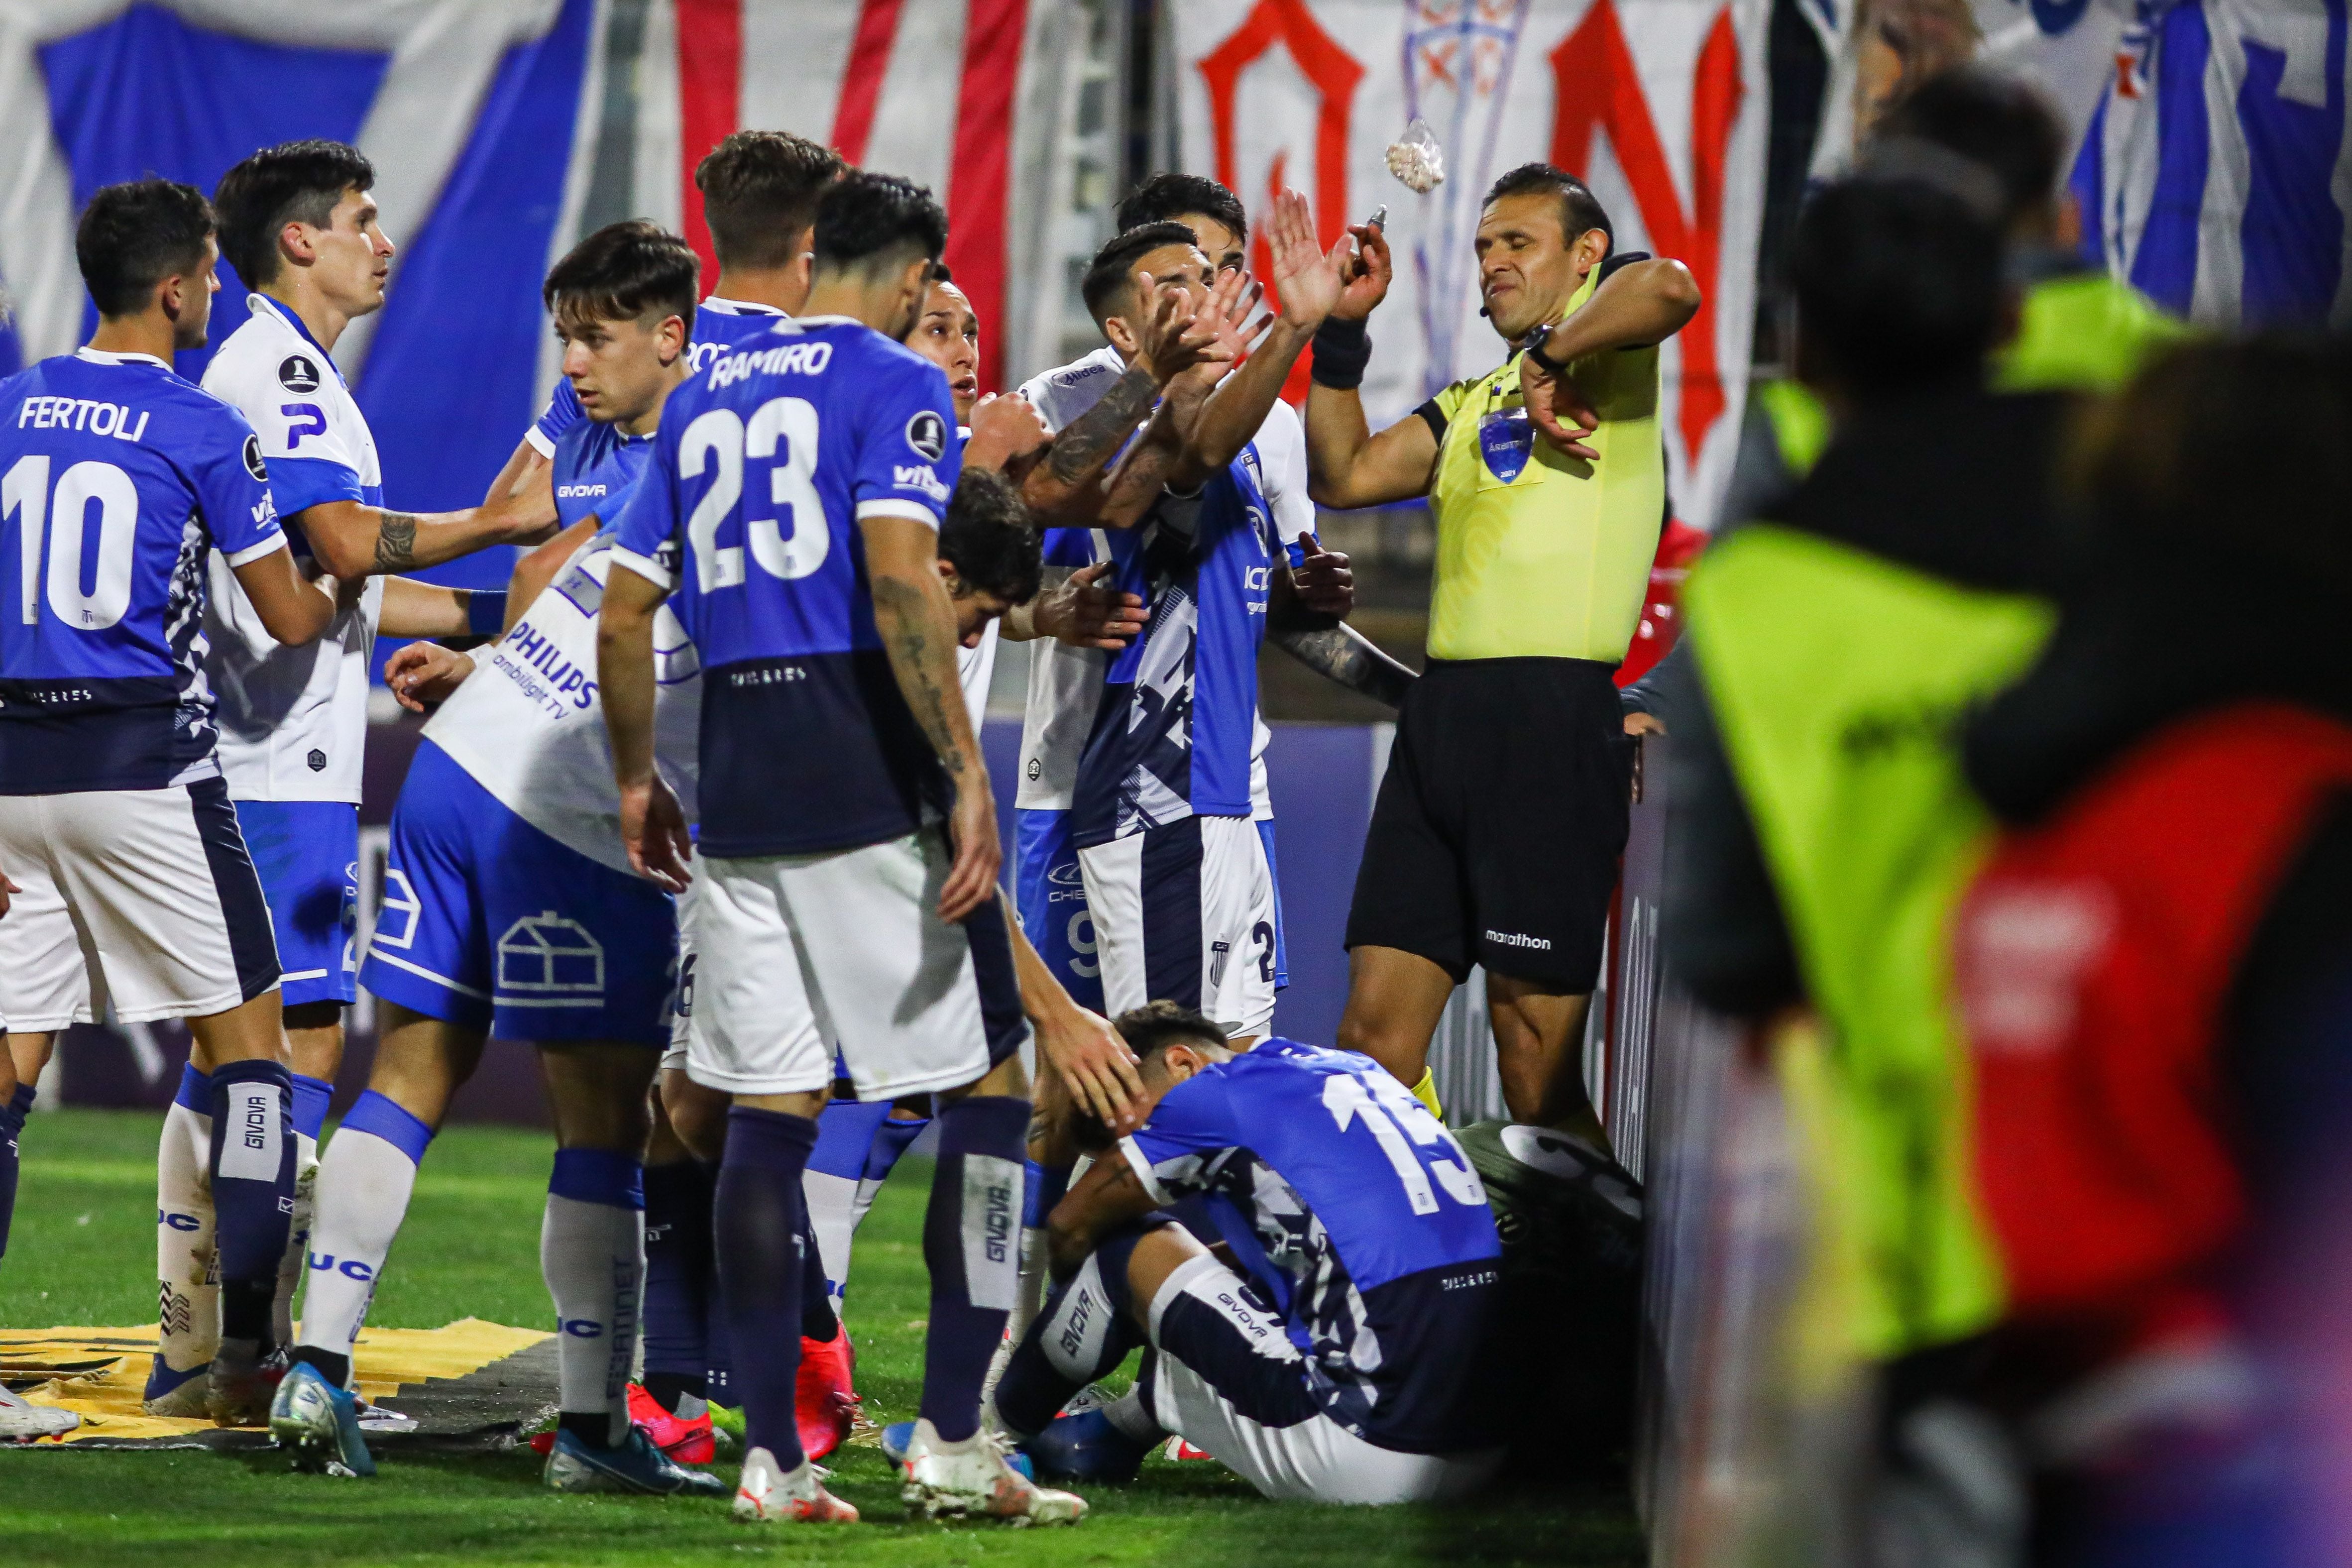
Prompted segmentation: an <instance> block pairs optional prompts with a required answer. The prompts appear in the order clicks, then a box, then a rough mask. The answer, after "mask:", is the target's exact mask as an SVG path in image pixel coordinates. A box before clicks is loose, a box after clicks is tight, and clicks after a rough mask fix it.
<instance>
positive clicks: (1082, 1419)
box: [1021, 1410, 1156, 1485]
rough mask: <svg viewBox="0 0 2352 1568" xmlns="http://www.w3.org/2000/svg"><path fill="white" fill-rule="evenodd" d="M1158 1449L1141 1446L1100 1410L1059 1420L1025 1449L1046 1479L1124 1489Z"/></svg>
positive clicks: (1059, 1418) (1142, 1444)
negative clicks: (1101, 1484)
mask: <svg viewBox="0 0 2352 1568" xmlns="http://www.w3.org/2000/svg"><path fill="white" fill-rule="evenodd" d="M1155 1446H1156V1445H1154V1444H1150V1443H1139V1442H1137V1441H1136V1440H1135V1439H1134V1438H1132V1437H1130V1436H1128V1435H1127V1434H1126V1433H1124V1432H1122V1431H1120V1430H1119V1429H1118V1427H1116V1426H1112V1425H1111V1420H1110V1417H1109V1416H1108V1415H1104V1414H1103V1413H1102V1412H1101V1411H1100V1410H1085V1411H1081V1412H1079V1413H1078V1414H1077V1415H1059V1416H1056V1417H1055V1418H1054V1419H1053V1420H1052V1421H1051V1422H1049V1423H1047V1424H1046V1426H1045V1430H1044V1431H1043V1432H1040V1433H1038V1434H1037V1435H1036V1436H1034V1437H1032V1438H1030V1439H1029V1441H1027V1442H1026V1443H1024V1444H1023V1445H1022V1446H1021V1447H1022V1449H1023V1451H1024V1452H1025V1453H1026V1454H1027V1455H1028V1456H1029V1461H1030V1463H1031V1465H1033V1466H1034V1468H1035V1469H1036V1472H1037V1474H1038V1475H1039V1476H1040V1477H1042V1478H1044V1479H1047V1480H1055V1481H1108V1482H1111V1483H1112V1484H1114V1485H1124V1484H1126V1483H1127V1482H1129V1481H1131V1480H1133V1479H1135V1477H1136V1472H1137V1471H1139V1470H1140V1469H1141V1468H1143V1457H1144V1456H1145V1455H1146V1454H1149V1453H1150V1452H1151V1450H1152V1448H1153V1447H1155Z"/></svg>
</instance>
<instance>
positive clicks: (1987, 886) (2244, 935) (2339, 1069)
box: [1955, 342, 2352, 1565]
mask: <svg viewBox="0 0 2352 1568" xmlns="http://www.w3.org/2000/svg"><path fill="white" fill-rule="evenodd" d="M2089 446H2090V455H2089V458H2088V461H2087V464H2086V475H2087V491H2088V495H2087V500H2088V501H2089V505H2088V508H2087V521H2088V528H2089V534H2090V537H2089V540H2088V543H2089V546H2090V555H2091V558H2092V559H2095V561H2096V563H2097V571H2096V572H2095V574H2085V575H2084V577H2083V578H2082V579H2081V580H2080V581H2079V583H2076V584H2073V585H2071V586H2070V588H2069V590H2068V591H2067V593H2066V594H2065V595H2063V599H2062V609H2061V613H2060V618H2059V623H2058V629H2057V631H2056V633H2055V634H2054V636H2053V637H2052V639H2051V642H2050V644H2049V646H2048V647H2046V648H2045V649H2044V650H2043V652H2042V657H2041V658H2040V660H2039V661H2038V662H2037V663H2036V664H2035V665H2034V667H2033V668H2032V670H2031V671H2030V672H2029V673H2028V674H2027V675H2026V677H2025V679H2023V680H2022V681H2021V682H2020V683H2019V684H2018V685H2016V686H2015V687H2013V688H2011V689H2010V690H2009V691H2007V692H2006V693H2004V694H2003V695H2002V696H2001V697H2000V699H1999V700H1998V701H1996V702H1995V703H1993V704H1992V705H1991V707H1990V709H1989V710H1987V711H1985V712H1984V713H1983V714H1982V715H1981V716H1980V717H1979V718H1978V719H1977V720H1976V721H1974V722H1973V723H1972V724H1971V725H1970V726H1969V731H1968V736H1967V743H1966V756H1967V765H1968V776H1969V781H1970V782H1971V783H1972V784H1974V785H1975V786H1976V788H1977V790H1978V792H1979V795H1981V797H1982V798H1983V799H1984V800H1985V801H1986V802H1987V803H1988V804H1989V805H1990V806H1991V807H1992V808H1993V810H1994V811H1995V813H1996V814H1997V815H1998V816H2000V820H2001V823H2002V828H2003V831H2002V833H2001V837H2000V842H1999V844H1998V847H1997V848H1996V849H1995V851H1994V853H1993V855H1992V857H1991V858H1990V861H1989V863H1988V864H1987V866H1986V867H1985V868H1984V870H1983V872H1982V873H1981V874H1980V875H1979V877H1978V878H1977V879H1976V881H1975V883H1974V885H1973V887H1972V889H1970V891H1969V895H1968V898H1967V900H1966V902H1965V903H1964V904H1963V906H1962V913H1961V918H1960V920H1959V922H1958V927H1957V950H1956V955H1955V963H1956V970H1957V978H1958V988H1959V994H1960V999H1961V1002H1962V1005H1963V1012H1964V1018H1965V1023H1966V1028H1967V1033H1968V1038H1969V1047H1970V1048H1971V1050H1972V1052H1973V1053H1974V1057H1975V1063H1974V1072H1973V1075H1972V1079H1973V1085H1974V1095H1973V1098H1974V1102H1975V1114H1974V1142H1975V1167H1976V1173H1977V1181H1978V1186H1979V1194H1980V1197H1981V1200H1982V1205H1983V1208H1984V1212H1985V1213H1986V1215H1987V1216H1988V1218H1989V1220H1990V1226H1991V1229H1992V1231H1993V1235H1994V1238H1995V1240H1996V1242H1997V1244H1998V1248H1999V1258H2000V1268H2001V1273H2002V1277H2003V1279H2004V1282H2005V1285H2006V1294H2007V1298H2008V1312H2007V1321H2006V1322H2005V1323H2004V1325H2003V1327H2002V1328H2001V1330H2000V1332H1999V1333H1998V1334H1997V1335H1996V1336H1994V1337H1993V1339H1992V1340H1991V1341H1990V1342H1989V1344H1988V1351H1989V1352H1990V1359H1989V1361H1988V1363H1987V1365H1986V1367H1985V1370H1984V1374H1983V1381H1982V1383H1981V1384H1980V1385H1979V1386H1980V1387H1981V1388H1982V1390H1983V1391H1984V1394H1985V1397H1986V1398H1987V1400H1988V1402H1989V1404H1990V1407H1991V1408H1993V1409H1995V1410H1996V1411H1998V1412H1999V1414H2000V1415H2002V1416H2004V1417H2005V1418H2007V1419H2008V1420H2009V1422H2010V1424H2011V1433H2012V1436H2013V1438H2014V1441H2015V1443H2016V1445H2017V1448H2018V1451H2019V1452H2020V1453H2021V1455H2022V1456H2023V1457H2024V1458H2026V1459H2027V1460H2028V1461H2029V1462H2030V1463H2031V1464H2032V1468H2034V1470H2035V1471H2036V1473H2037V1480H2038V1485H2037V1488H2036V1503H2037V1508H2036V1516H2035V1529H2034V1552H2033V1558H2034V1560H2035V1561H2036V1562H2038V1563H2065V1564H2075V1563H2133V1564H2158V1565H2160V1564H2170V1563H2180V1564H2189V1563H2199V1564H2206V1563H2233V1564H2234V1563H2282V1564H2284V1563H2318V1562H2328V1561H2338V1562H2340V1561H2342V1560H2343V1559H2342V1557H2341V1555H2340V1553H2341V1552H2342V1549H2343V1547H2344V1545H2345V1542H2344V1541H2343V1540H2341V1539H2340V1538H2339V1539H2338V1540H2336V1542H2333V1543H2332V1545H2326V1544H2322V1542H2320V1541H2319V1540H2317V1539H2315V1538H2314V1537H2312V1536H2310V1535H2308V1534H2299V1532H2298V1531H2297V1530H2296V1528H2295V1526H2294V1521H2293V1519H2292V1510H2293V1506H2294V1500H2295V1498H2296V1496H2297V1494H2298V1492H2300V1495H2301V1496H2302V1498H2303V1499H2304V1500H2306V1501H2312V1502H2322V1503H2325V1504H2326V1505H2329V1506H2332V1507H2334V1508H2336V1509H2339V1510H2340V1509H2341V1508H2343V1507H2344V1501H2345V1500H2344V1494H2343V1492H2342V1490H2341V1487H2342V1482H2343V1479H2344V1478H2343V1477H2342V1476H2341V1475H2340V1474H2338V1475H2336V1476H2333V1477H2326V1476H2324V1474H2322V1473H2305V1475H2303V1476H2302V1477H2301V1478H2300V1485H2298V1476H2297V1473H2296V1468H2297V1466H2299V1465H2302V1464H2305V1463H2307V1462H2308V1461H2310V1460H2312V1459H2313V1458H2317V1457H2320V1456H2324V1455H2326V1454H2327V1453H2329V1452H2330V1450H2331V1447H2333V1445H2331V1444H2330V1443H2329V1442H2326V1441H2323V1440H2322V1435H2323V1433H2322V1428H2320V1427H2316V1426H2313V1425H2311V1424H2310V1423H2309V1422H2308V1421H2307V1420H2306V1419H2305V1417H2309V1416H2319V1417H2321V1418H2322V1419H2323V1421H2324V1422H2325V1423H2326V1425H2328V1426H2333V1427H2334V1428H2335V1429H2336V1443H2340V1437H2341V1429H2342V1426H2343V1424H2344V1416H2343V1415H2342V1414H2341V1412H2340V1410H2339V1409H2337V1408H2336V1401H2338V1400H2340V1399H2341V1397H2342V1395H2343V1394H2344V1392H2345V1390H2344V1389H2343V1387H2342V1385H2341V1383H2340V1379H2338V1380H2336V1381H2333V1382H2331V1380H2329V1379H2328V1378H2327V1377H2326V1375H2325V1374H2326V1368H2328V1367H2330V1366H2331V1365H2332V1366H2336V1367H2337V1368H2338V1369H2339V1370H2340V1367H2341V1364H2342V1362H2343V1359H2344V1352H2345V1348H2346V1344H2347V1339H2352V1331H2347V1323H2352V1317H2347V1313H2346V1311H2345V1309H2346V1307H2347V1304H2352V1303H2347V1301H2346V1300H2345V1298H2344V1296H2343V1294H2342V1285H2343V1281H2344V1279H2345V1273H2346V1270H2345V1267H2344V1266H2345V1262H2346V1257H2347V1245H2346V1242H2347V1220H2346V1217H2345V1216H2346V1214H2347V1211H2346V1209H2345V1208H2344V1207H2343V1199H2344V1197H2345V1196H2346V1181H2345V1178H2346V1176H2347V1173H2352V1163H2347V1158H2346V1154H2345V1150H2346V1147H2347V1138H2346V1134H2347V1132H2352V1115H2348V1114H2347V1112H2352V616H2347V606H2352V355H2348V354H2347V353H2346V351H2345V349H2344V348H2343V346H2342V345H2339V344H2326V345H2318V344H2304V343H2293V342H2251V343H2241V344H2219V343H2213V344H2200V345H2196V346H2191V347H2186V348H2182V349H2179V350H2177V351H2175V352H2174V353H2171V354H2170V355H2168V357H2166V358H2165V359H2163V360H2162V361H2161V362H2159V363H2158V364H2156V365H2155V366H2154V367H2152V368H2151V369H2150V370H2149V371H2148V372H2147V374H2144V375H2142V376H2141V377H2140V379H2139V380H2138V381H2137V383H2136V384H2134V385H2133V386H2132V387H2131V388H2130V390H2129V391H2128V392H2127V393H2126V394H2125V395H2124V396H2123V397H2122V399H2121V401H2120V402H2119V403H2118V404H2117V405H2114V406H2112V407H2111V408H2109V409H2107V410H2105V413H2104V416H2103V417H2102V418H2101V419H2100V420H2099V421H2098V423H2097V427H2096V431H2095V436H2094V437H2093V439H2092V440H2091V442H2090V444H2089ZM2290 520H2292V521H2290ZM2255 644H2259V645H2261V646H2264V647H2268V648H2269V649H2271V650H2272V657H2270V658H2265V659H2263V660H2259V661H2247V660H2242V659H2235V658H2226V657H2223V658H2217V657H2215V655H2216V652H2217V650H2219V651H2226V650H2230V649H2234V648H2240V647H2246V646H2249V645H2255ZM2298 1390H2306V1391H2314V1392H2316V1393H2317V1397H2316V1398H2305V1399H2302V1400H2298V1399H2297V1391H2298ZM2318 1391H2324V1392H2318ZM2319 1522H2320V1521H2306V1524H2307V1525H2316V1524H2317V1523H2319ZM2335 1522H2336V1524H2337V1527H2338V1528H2340V1521H2335Z"/></svg>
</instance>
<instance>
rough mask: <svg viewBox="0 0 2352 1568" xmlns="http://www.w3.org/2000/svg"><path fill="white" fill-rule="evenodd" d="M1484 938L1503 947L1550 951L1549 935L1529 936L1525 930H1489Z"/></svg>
mask: <svg viewBox="0 0 2352 1568" xmlns="http://www.w3.org/2000/svg"><path fill="white" fill-rule="evenodd" d="M1486 940H1487V941H1488V942H1496V943H1499V944H1501V945H1502V946H1504V947H1524V948H1528V949H1531V950H1533V951H1535V952H1550V951H1551V940H1550V939H1549V937H1540V936H1529V935H1528V934H1527V932H1525V931H1488V932H1487V933H1486Z"/></svg>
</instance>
